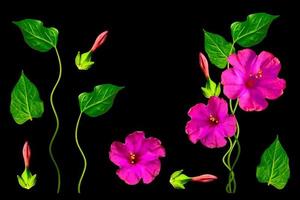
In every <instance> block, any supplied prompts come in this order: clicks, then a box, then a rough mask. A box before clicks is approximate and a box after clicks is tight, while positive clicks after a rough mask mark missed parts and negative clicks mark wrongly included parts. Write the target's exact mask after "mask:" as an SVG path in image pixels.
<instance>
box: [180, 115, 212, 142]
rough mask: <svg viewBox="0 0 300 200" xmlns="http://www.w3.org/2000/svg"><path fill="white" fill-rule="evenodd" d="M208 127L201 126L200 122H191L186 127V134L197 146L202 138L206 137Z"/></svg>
mask: <svg viewBox="0 0 300 200" xmlns="http://www.w3.org/2000/svg"><path fill="white" fill-rule="evenodd" d="M207 127H208V125H205V126H201V124H199V123H198V120H190V121H189V122H188V123H187V124H186V127H185V132H186V133H187V134H188V137H189V140H190V141H191V142H192V143H193V144H196V143H197V142H198V140H200V138H202V137H204V136H205V133H206V129H207Z"/></svg>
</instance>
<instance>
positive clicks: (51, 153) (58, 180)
mask: <svg viewBox="0 0 300 200" xmlns="http://www.w3.org/2000/svg"><path fill="white" fill-rule="evenodd" d="M54 49H55V53H56V56H57V60H58V64H59V74H58V78H57V80H56V83H55V85H54V87H53V89H52V91H51V94H50V104H51V108H52V111H53V114H54V117H55V121H56V128H55V131H54V133H53V135H52V138H51V141H50V143H49V155H50V158H51V160H52V163H53V165H54V166H55V169H56V174H57V189H56V193H57V194H58V193H59V192H60V182H61V181H60V170H59V167H58V165H57V162H56V161H55V159H54V156H53V152H52V147H53V143H54V140H55V138H56V136H57V133H58V130H59V118H58V115H57V112H56V109H55V106H54V103H53V97H54V93H55V90H56V88H57V86H58V84H59V82H60V80H61V75H62V64H61V60H60V56H59V53H58V50H57V48H56V47H54Z"/></svg>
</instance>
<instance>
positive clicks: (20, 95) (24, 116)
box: [10, 71, 44, 124]
mask: <svg viewBox="0 0 300 200" xmlns="http://www.w3.org/2000/svg"><path fill="white" fill-rule="evenodd" d="M10 113H11V114H12V116H13V118H14V120H15V122H16V123H17V124H23V123H25V122H26V121H27V120H32V118H40V117H41V116H42V115H43V113H44V103H43V102H42V100H41V99H40V95H39V92H38V89H37V88H36V86H35V85H34V84H33V83H32V82H31V81H30V80H29V79H28V78H27V77H26V76H25V74H24V72H23V71H22V73H21V76H20V78H19V80H18V82H17V84H16V85H15V87H14V89H13V91H12V93H11V102H10Z"/></svg>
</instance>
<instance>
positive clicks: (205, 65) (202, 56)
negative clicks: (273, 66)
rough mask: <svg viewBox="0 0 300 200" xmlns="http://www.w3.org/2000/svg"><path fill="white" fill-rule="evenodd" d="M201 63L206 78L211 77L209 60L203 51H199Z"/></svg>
mask: <svg viewBox="0 0 300 200" xmlns="http://www.w3.org/2000/svg"><path fill="white" fill-rule="evenodd" d="M199 64H200V67H201V69H202V71H203V73H204V75H205V78H206V79H209V70H208V62H207V59H206V57H205V55H204V54H203V53H201V52H200V53H199Z"/></svg>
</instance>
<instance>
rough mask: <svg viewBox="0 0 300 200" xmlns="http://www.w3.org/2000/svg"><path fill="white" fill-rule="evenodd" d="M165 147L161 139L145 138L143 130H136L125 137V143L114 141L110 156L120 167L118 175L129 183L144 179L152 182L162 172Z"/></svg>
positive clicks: (133, 183) (146, 181) (145, 181)
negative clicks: (161, 164) (161, 161)
mask: <svg viewBox="0 0 300 200" xmlns="http://www.w3.org/2000/svg"><path fill="white" fill-rule="evenodd" d="M165 155H166V153H165V149H164V147H162V146H161V142H160V140H159V139H157V138H154V137H149V138H145V134H144V132H143V131H135V132H133V133H131V134H129V135H128V136H127V137H126V139H125V144H124V143H121V142H117V141H115V142H113V143H112V144H111V147H110V152H109V158H110V160H111V161H112V162H113V163H114V164H115V165H117V166H118V167H119V169H118V170H117V175H118V176H119V178H120V179H122V180H123V181H125V183H127V184H129V185H135V184H137V183H138V182H139V181H140V179H143V182H144V183H145V184H148V183H151V182H152V181H153V180H154V178H155V177H156V176H157V175H158V174H159V172H160V160H159V158H160V157H165Z"/></svg>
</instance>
